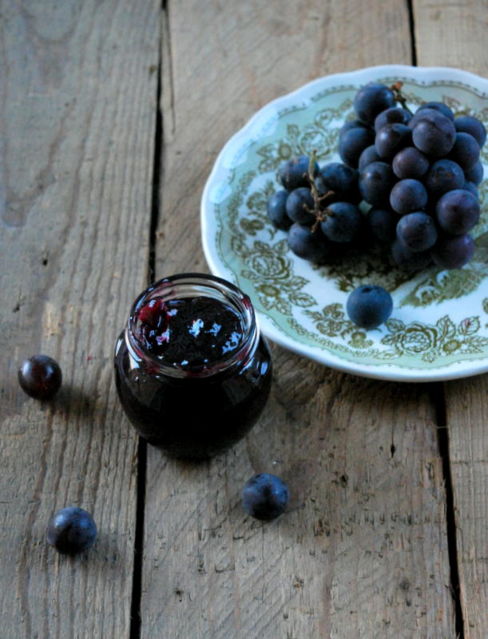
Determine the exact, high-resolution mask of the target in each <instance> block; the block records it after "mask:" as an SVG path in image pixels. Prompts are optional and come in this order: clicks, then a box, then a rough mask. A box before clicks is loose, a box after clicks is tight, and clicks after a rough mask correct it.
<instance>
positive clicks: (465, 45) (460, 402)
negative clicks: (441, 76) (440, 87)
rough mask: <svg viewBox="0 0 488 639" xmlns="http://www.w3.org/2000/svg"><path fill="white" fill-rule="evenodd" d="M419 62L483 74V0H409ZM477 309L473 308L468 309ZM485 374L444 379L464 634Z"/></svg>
mask: <svg viewBox="0 0 488 639" xmlns="http://www.w3.org/2000/svg"><path fill="white" fill-rule="evenodd" d="M415 16H416V20H415V25H416V38H417V53H418V61H419V64H425V65H443V66H453V67H458V68H461V69H465V70H467V71H472V72H474V73H478V74H480V75H482V76H484V77H486V76H487V74H488V52H487V50H486V46H485V44H484V42H485V34H486V27H487V25H488V3H487V2H486V1H484V0H483V1H481V2H479V1H477V0H467V1H465V2H463V3H450V2H442V1H440V0H434V1H431V0H429V2H426V1H423V0H416V1H415ZM478 312H479V310H477V309H476V310H473V314H476V313H478ZM487 395H488V376H486V375H483V376H480V377H477V378H472V379H467V380H463V381H459V382H449V383H448V384H446V385H445V398H446V409H447V427H448V435H449V452H450V462H451V474H452V484H453V493H454V511H455V515H456V529H457V530H456V540H457V552H458V564H459V580H460V595H461V605H462V614H463V621H464V636H465V637H466V639H485V638H486V636H487V633H488V610H487V608H486V601H487V599H488V561H487V550H486V530H487V521H488V518H487V511H488V499H487V494H486V485H487V480H488V434H487V430H486V426H487V424H488V409H487V404H486V397H487Z"/></svg>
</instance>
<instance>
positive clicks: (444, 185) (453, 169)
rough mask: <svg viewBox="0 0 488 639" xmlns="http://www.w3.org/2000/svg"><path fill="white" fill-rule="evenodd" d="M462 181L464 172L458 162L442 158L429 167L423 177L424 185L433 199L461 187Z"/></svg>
mask: <svg viewBox="0 0 488 639" xmlns="http://www.w3.org/2000/svg"><path fill="white" fill-rule="evenodd" d="M464 181H465V180H464V173H463V170H462V168H461V167H460V166H459V164H456V162H453V161H452V160H448V159H446V158H443V159H442V160H437V161H436V162H434V164H433V165H432V166H431V167H430V169H429V172H428V173H427V176H426V178H425V186H426V187H427V190H428V191H429V194H431V195H432V196H434V199H435V198H438V197H440V196H441V195H442V194H443V193H447V191H452V190H453V189H460V188H462V186H463V184H464Z"/></svg>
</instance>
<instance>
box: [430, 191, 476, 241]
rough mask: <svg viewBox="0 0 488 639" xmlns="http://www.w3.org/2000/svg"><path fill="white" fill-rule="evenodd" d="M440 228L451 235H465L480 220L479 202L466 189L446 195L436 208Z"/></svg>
mask: <svg viewBox="0 0 488 639" xmlns="http://www.w3.org/2000/svg"><path fill="white" fill-rule="evenodd" d="M436 217H437V221H438V222H439V226H440V227H441V229H442V230H443V231H445V232H446V233H449V234H450V235H464V234H465V233H467V232H468V231H470V230H471V229H472V228H473V227H474V226H476V224H477V223H478V221H479V219H480V203H479V200H478V199H477V198H476V197H475V196H474V195H473V194H472V193H470V192H469V191H467V190H466V189H456V190H455V191H449V192H448V193H445V194H444V195H443V196H442V197H441V198H440V200H439V201H438V202H437V206H436Z"/></svg>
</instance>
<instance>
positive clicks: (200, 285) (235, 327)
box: [115, 273, 271, 459]
mask: <svg viewBox="0 0 488 639" xmlns="http://www.w3.org/2000/svg"><path fill="white" fill-rule="evenodd" d="M115 378H116V384H117V391H118V394H119V398H120V401H121V403H122V406H123V408H124V410H125V412H126V414H127V416H128V417H129V420H130V421H131V423H132V425H133V426H134V427H135V429H136V430H137V432H138V433H139V434H140V435H141V436H142V437H144V438H145V439H146V440H147V441H148V442H149V443H151V444H154V445H155V446H159V447H161V448H162V449H163V450H165V451H166V452H167V453H168V454H170V455H172V456H174V457H180V458H190V459H199V458H200V459H203V458H207V457H211V456H212V455H215V454H217V453H219V452H221V451H223V450H225V449H226V448H228V447H229V446H232V445H233V444H235V443H236V442H237V441H239V440H240V439H241V438H242V437H243V436H244V435H245V434H246V433H247V432H248V431H249V430H250V429H251V427H252V426H253V425H254V424H255V422H256V420H257V419H258V417H259V415H260V414H261V411H262V409H263V408H264V405H265V403H266V399H267V397H268V394H269V390H270V385H271V356H270V352H269V349H268V346H267V345H266V342H265V341H264V340H263V338H262V337H261V336H260V333H259V328H258V326H257V324H256V318H255V315H254V310H253V307H252V305H251V302H250V300H249V298H248V297H247V296H246V295H244V294H243V293H242V292H241V291H240V290H239V289H238V288H236V287H235V286H234V285H233V284H230V283H229V282H226V281H225V280H222V279H220V278H217V277H214V276H211V275H202V274H198V273H189V274H181V275H174V276H171V277H168V278H165V279H162V280H160V281H159V282H156V283H155V284H153V285H152V286H150V287H149V288H148V289H147V290H146V291H144V292H143V293H142V294H141V295H140V296H139V297H138V298H137V300H136V301H135V302H134V305H133V307H132V310H131V313H130V316H129V319H128V322H127V325H126V328H125V330H124V331H123V332H122V333H121V335H120V337H119V338H118V340H117V343H116V347H115Z"/></svg>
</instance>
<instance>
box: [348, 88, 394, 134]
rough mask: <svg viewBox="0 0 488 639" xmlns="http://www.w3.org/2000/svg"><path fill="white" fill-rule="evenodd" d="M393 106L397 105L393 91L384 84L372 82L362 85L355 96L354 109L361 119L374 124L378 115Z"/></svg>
mask: <svg viewBox="0 0 488 639" xmlns="http://www.w3.org/2000/svg"><path fill="white" fill-rule="evenodd" d="M393 106H395V96H394V95H393V91H392V90H391V89H389V88H388V87H387V86H385V85H384V84H378V83H376V82H371V83H370V84H367V85H366V86H364V87H361V88H360V89H359V91H358V92H357V93H356V95H355V96H354V102H353V107H354V111H355V112H356V115H357V116H358V118H359V119H360V120H362V121H363V122H367V123H368V124H373V122H374V120H375V118H376V116H377V115H379V114H380V113H381V112H382V111H384V110H385V109H388V108H390V107H393Z"/></svg>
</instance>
